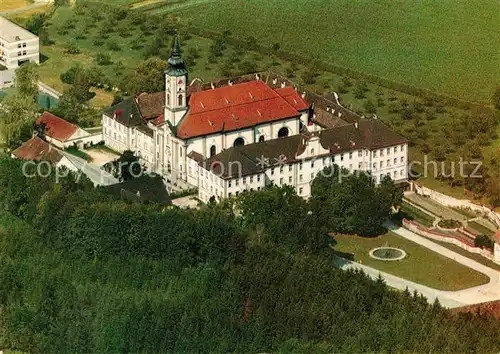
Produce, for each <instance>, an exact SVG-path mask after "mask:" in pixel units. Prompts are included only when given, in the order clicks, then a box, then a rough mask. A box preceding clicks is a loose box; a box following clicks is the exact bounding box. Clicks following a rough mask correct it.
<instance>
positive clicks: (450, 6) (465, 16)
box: [155, 0, 500, 103]
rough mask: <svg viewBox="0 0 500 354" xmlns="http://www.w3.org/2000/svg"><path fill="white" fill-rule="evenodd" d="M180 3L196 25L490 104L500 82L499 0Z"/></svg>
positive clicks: (194, 0) (217, 0)
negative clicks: (276, 44) (499, 49)
mask: <svg viewBox="0 0 500 354" xmlns="http://www.w3.org/2000/svg"><path fill="white" fill-rule="evenodd" d="M180 3H182V4H185V5H184V7H186V9H185V10H183V11H181V12H180V13H177V12H176V13H175V14H176V16H179V17H181V19H184V20H186V21H188V20H189V21H192V23H193V24H194V25H196V26H199V27H202V28H207V29H211V30H216V31H224V30H230V31H231V32H232V33H233V35H235V36H237V37H241V38H245V37H248V36H253V37H255V38H257V39H258V42H259V43H262V44H267V45H269V46H270V45H272V44H273V43H276V42H278V43H279V44H280V46H281V48H282V49H284V50H286V51H290V52H298V53H301V54H310V55H311V57H312V58H317V59H320V60H324V61H330V62H332V61H333V62H334V63H336V64H338V65H341V66H345V67H349V68H352V69H356V70H360V71H363V72H366V73H370V74H374V75H377V76H380V77H384V78H388V79H391V80H394V81H397V82H403V83H406V84H409V85H413V86H417V87H423V88H428V89H431V90H433V91H436V92H440V93H444V94H448V95H450V96H455V97H459V98H463V99H466V100H472V101H478V102H487V103H490V101H491V97H492V94H493V91H494V89H495V87H496V85H497V84H498V82H500V65H499V64H500V54H499V52H498V48H500V18H499V15H498V14H499V13H500V3H499V2H498V1H496V0H469V1H465V0H442V1H431V0H424V1H389V0H378V1H373V0H360V1H351V0H327V1H325V0H288V1H285V0H274V1H268V0H252V1H241V0H212V1H203V0H186V1H181V2H180ZM200 3H201V4H202V5H200ZM188 5H193V6H191V7H189V6H188ZM194 5H197V6H194ZM177 9H178V8H175V7H172V6H170V5H166V6H165V8H164V11H165V12H166V13H168V12H171V11H172V10H177ZM155 12H156V13H160V12H161V11H160V10H158V9H157V10H155ZM472 14H474V15H473V16H472ZM472 53H473V54H472Z"/></svg>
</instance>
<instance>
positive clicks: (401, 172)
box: [374, 169, 405, 183]
mask: <svg viewBox="0 0 500 354" xmlns="http://www.w3.org/2000/svg"><path fill="white" fill-rule="evenodd" d="M398 175H399V179H402V178H404V177H405V170H404V169H401V170H399V173H398V171H392V176H391V173H390V172H387V173H385V174H384V173H382V174H381V175H380V176H374V178H375V182H377V183H378V182H380V181H382V179H383V178H384V176H389V177H391V178H392V179H393V180H397V179H398Z"/></svg>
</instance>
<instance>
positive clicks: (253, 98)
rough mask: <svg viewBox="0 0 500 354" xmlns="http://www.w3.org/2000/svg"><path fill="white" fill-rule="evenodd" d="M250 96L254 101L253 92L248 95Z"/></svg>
mask: <svg viewBox="0 0 500 354" xmlns="http://www.w3.org/2000/svg"><path fill="white" fill-rule="evenodd" d="M248 95H249V96H250V98H251V99H252V100H253V99H254V97H253V95H252V93H251V92H249V93H248Z"/></svg>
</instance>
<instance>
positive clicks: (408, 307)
mask: <svg viewBox="0 0 500 354" xmlns="http://www.w3.org/2000/svg"><path fill="white" fill-rule="evenodd" d="M36 168H41V169H42V172H46V171H43V168H46V167H43V166H37V165H34V166H31V167H30V169H29V171H27V172H29V173H31V172H33V170H32V169H36ZM49 176H50V177H49V178H42V177H40V176H35V177H32V178H28V177H25V175H24V174H23V173H22V161H19V160H13V159H10V158H7V157H3V158H1V159H0V186H1V188H0V201H1V204H0V207H1V210H0V243H1V245H2V247H0V281H1V283H2V287H0V314H1V317H0V318H1V320H0V331H1V333H2V336H1V337H0V346H1V347H2V348H10V349H16V350H23V351H27V352H95V353H109V352H145V353H149V352H178V353H187V352H263V351H266V352H270V351H275V352H294V353H310V352H315V353H331V352H343V353H359V352H457V353H458V352H485V353H486V352H495V351H498V350H499V348H500V347H499V343H498V340H497V339H498V338H497V334H498V331H499V330H500V324H499V323H498V321H494V320H493V319H491V318H488V317H485V316H481V315H472V314H452V313H450V312H448V311H447V310H445V309H443V308H442V307H441V306H440V305H439V303H434V304H432V305H430V304H428V303H427V301H426V300H425V299H424V298H423V297H421V296H419V295H417V294H411V293H409V292H408V291H404V292H399V291H394V290H390V289H389V288H388V287H387V286H386V285H385V284H384V282H383V281H382V280H381V279H378V280H377V281H373V280H371V279H369V278H368V277H367V276H365V275H364V274H362V273H360V272H352V271H349V272H345V271H341V270H339V269H337V268H335V267H334V266H333V261H334V259H333V257H334V255H333V252H332V250H331V249H330V248H329V247H328V245H329V243H330V238H329V237H328V235H327V233H328V231H330V230H331V228H332V227H335V225H339V226H338V230H354V231H357V230H358V229H359V228H360V227H362V225H359V224H357V223H353V224H351V223H350V222H349V221H347V219H351V216H352V218H357V217H363V210H364V209H365V207H366V205H365V203H367V201H364V200H363V201H361V200H359V199H360V194H356V192H355V190H354V189H353V186H354V185H358V186H361V187H362V190H363V192H364V193H367V195H368V196H369V197H368V200H371V202H373V203H377V205H378V206H379V207H380V208H381V209H382V210H383V211H381V212H380V213H378V214H377V216H376V217H375V218H382V217H384V215H382V213H384V212H389V211H388V210H387V208H390V206H391V204H392V201H394V202H395V203H397V202H398V199H399V196H398V195H397V192H396V190H395V189H393V188H392V187H391V182H390V181H389V180H387V181H386V182H384V186H382V187H375V186H373V185H372V182H371V181H370V179H369V178H368V177H361V176H360V177H356V176H354V177H347V178H348V179H349V180H348V181H346V182H347V186H346V187H345V190H343V189H342V188H341V187H340V186H341V184H338V183H336V182H335V181H333V180H331V181H330V183H328V181H327V178H325V179H322V180H320V179H318V180H317V181H315V182H314V185H313V187H314V188H313V197H312V199H311V201H305V200H303V199H302V198H300V197H299V196H297V194H296V193H295V190H294V189H293V188H290V187H282V188H280V187H276V186H271V187H268V188H265V189H263V190H262V191H259V192H251V193H243V194H240V195H239V196H238V197H235V198H233V199H229V200H224V201H223V202H220V203H215V202H212V203H209V204H208V205H207V206H204V207H202V208H200V209H199V210H189V209H188V210H181V209H178V208H175V207H173V208H167V209H163V208H161V207H159V206H157V205H155V204H139V203H136V204H134V203H129V202H125V201H122V200H118V199H115V197H113V196H111V195H109V194H108V193H106V190H105V189H104V188H94V187H93V186H92V185H91V183H90V182H89V181H88V180H86V179H85V178H83V179H79V180H78V182H77V179H78V178H77V176H75V175H74V174H71V173H70V174H68V177H67V178H64V179H61V180H60V181H59V183H55V181H56V180H55V176H54V173H52V174H50V175H49ZM337 192H339V193H341V196H339V199H338V200H336V199H335V193H337ZM351 193H354V195H353V196H350V195H351ZM360 193H361V192H360ZM325 194H326V196H325ZM321 201H323V202H324V203H326V205H327V206H326V207H325V206H323V205H318V204H321ZM345 203H353V204H355V205H350V206H348V207H342V205H344V204H345ZM368 209H369V210H367V212H369V213H371V212H372V208H368ZM344 212H345V213H347V215H346V217H345V219H346V220H342V218H341V217H340V216H341V214H342V213H344ZM325 213H326V214H325ZM368 224H369V228H368V229H366V230H364V232H363V233H368V234H371V232H372V231H373V230H371V229H372V228H375V229H378V228H379V227H380V225H377V222H376V221H371V222H368Z"/></svg>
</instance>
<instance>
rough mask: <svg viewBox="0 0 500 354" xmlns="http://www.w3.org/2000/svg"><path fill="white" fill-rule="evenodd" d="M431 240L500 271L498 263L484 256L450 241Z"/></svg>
mask: <svg viewBox="0 0 500 354" xmlns="http://www.w3.org/2000/svg"><path fill="white" fill-rule="evenodd" d="M432 242H434V243H437V244H439V245H441V246H443V247H446V248H448V249H450V250H452V251H453V252H456V253H458V254H461V255H462V256H465V257H467V258H470V259H472V260H474V261H476V262H478V263H481V264H483V265H485V266H487V267H490V268H493V269H495V270H498V271H499V272H500V264H497V263H495V262H493V261H490V260H489V259H486V258H484V257H483V256H481V255H480V254H477V253H472V252H468V251H466V250H464V249H463V248H461V247H458V246H456V245H454V244H452V243H447V242H441V241H435V240H432Z"/></svg>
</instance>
